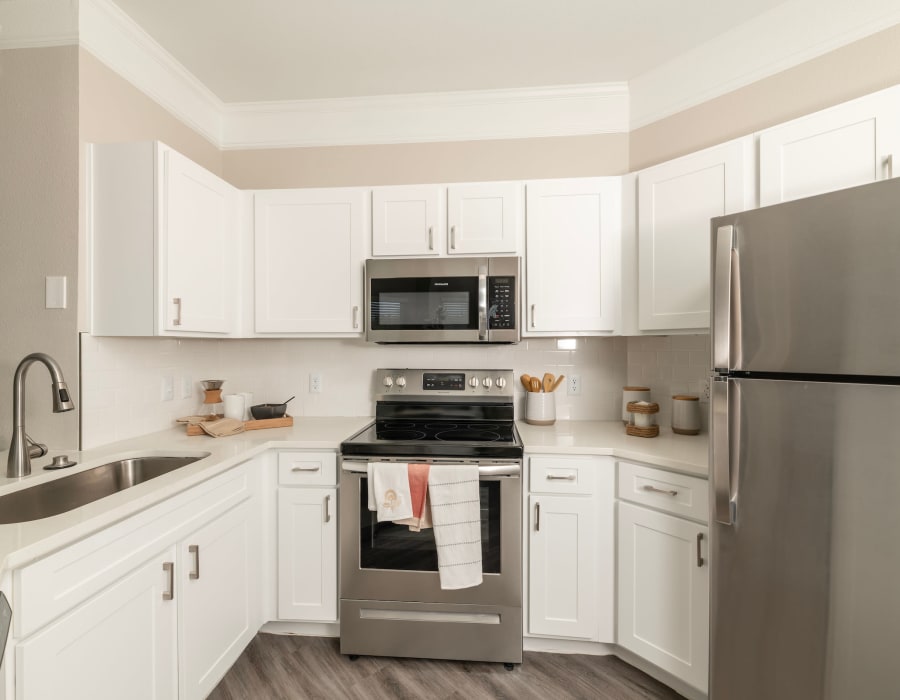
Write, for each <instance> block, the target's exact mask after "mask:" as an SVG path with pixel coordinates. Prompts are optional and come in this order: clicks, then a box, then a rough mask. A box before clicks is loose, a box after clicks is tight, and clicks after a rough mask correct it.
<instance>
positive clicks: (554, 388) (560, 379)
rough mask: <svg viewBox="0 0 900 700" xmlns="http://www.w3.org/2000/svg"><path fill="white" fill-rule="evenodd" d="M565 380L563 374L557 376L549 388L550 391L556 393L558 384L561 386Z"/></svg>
mask: <svg viewBox="0 0 900 700" xmlns="http://www.w3.org/2000/svg"><path fill="white" fill-rule="evenodd" d="M565 378H566V375H564V374H561V375H559V376H558V377H557V378H556V381H555V382H553V386H552V387H550V391H556V387H558V386H559V385H560V384H562V382H563V379H565Z"/></svg>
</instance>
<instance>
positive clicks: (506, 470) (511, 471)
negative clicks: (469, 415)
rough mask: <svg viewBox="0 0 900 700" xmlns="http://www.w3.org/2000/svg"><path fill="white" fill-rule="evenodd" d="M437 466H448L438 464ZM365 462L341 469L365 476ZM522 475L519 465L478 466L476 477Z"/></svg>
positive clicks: (349, 464) (354, 463)
mask: <svg viewBox="0 0 900 700" xmlns="http://www.w3.org/2000/svg"><path fill="white" fill-rule="evenodd" d="M439 464H448V463H447V462H439ZM366 465H367V463H366V462H343V464H342V469H343V470H344V471H345V472H350V473H352V474H359V475H361V476H363V475H365V474H366V472H367V469H366ZM521 473H522V465H521V464H479V465H478V476H519V475H520V474H521Z"/></svg>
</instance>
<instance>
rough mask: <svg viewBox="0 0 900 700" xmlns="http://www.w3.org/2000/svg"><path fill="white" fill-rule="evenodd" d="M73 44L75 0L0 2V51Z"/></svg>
mask: <svg viewBox="0 0 900 700" xmlns="http://www.w3.org/2000/svg"><path fill="white" fill-rule="evenodd" d="M77 43H78V2H77V0H28V1H27V2H25V1H24V0H7V1H6V2H0V50H2V49H32V48H38V47H45V46H71V45H73V44H77Z"/></svg>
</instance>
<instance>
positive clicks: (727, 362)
mask: <svg viewBox="0 0 900 700" xmlns="http://www.w3.org/2000/svg"><path fill="white" fill-rule="evenodd" d="M734 248H735V235H734V226H720V227H719V228H718V230H717V231H716V259H715V268H714V269H713V289H714V293H715V296H714V300H715V308H714V309H713V318H712V322H713V334H712V344H713V351H712V361H713V369H728V368H729V367H730V366H731V294H732V286H731V266H732V251H733V250H734Z"/></svg>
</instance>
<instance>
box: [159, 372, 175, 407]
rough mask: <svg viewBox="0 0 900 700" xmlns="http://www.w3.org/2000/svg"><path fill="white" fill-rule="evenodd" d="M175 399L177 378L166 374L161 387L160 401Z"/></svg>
mask: <svg viewBox="0 0 900 700" xmlns="http://www.w3.org/2000/svg"><path fill="white" fill-rule="evenodd" d="M174 398H175V377H173V376H172V375H171V374H165V375H163V377H162V381H161V382H160V385H159V400H160V401H172V400H173V399H174Z"/></svg>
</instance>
